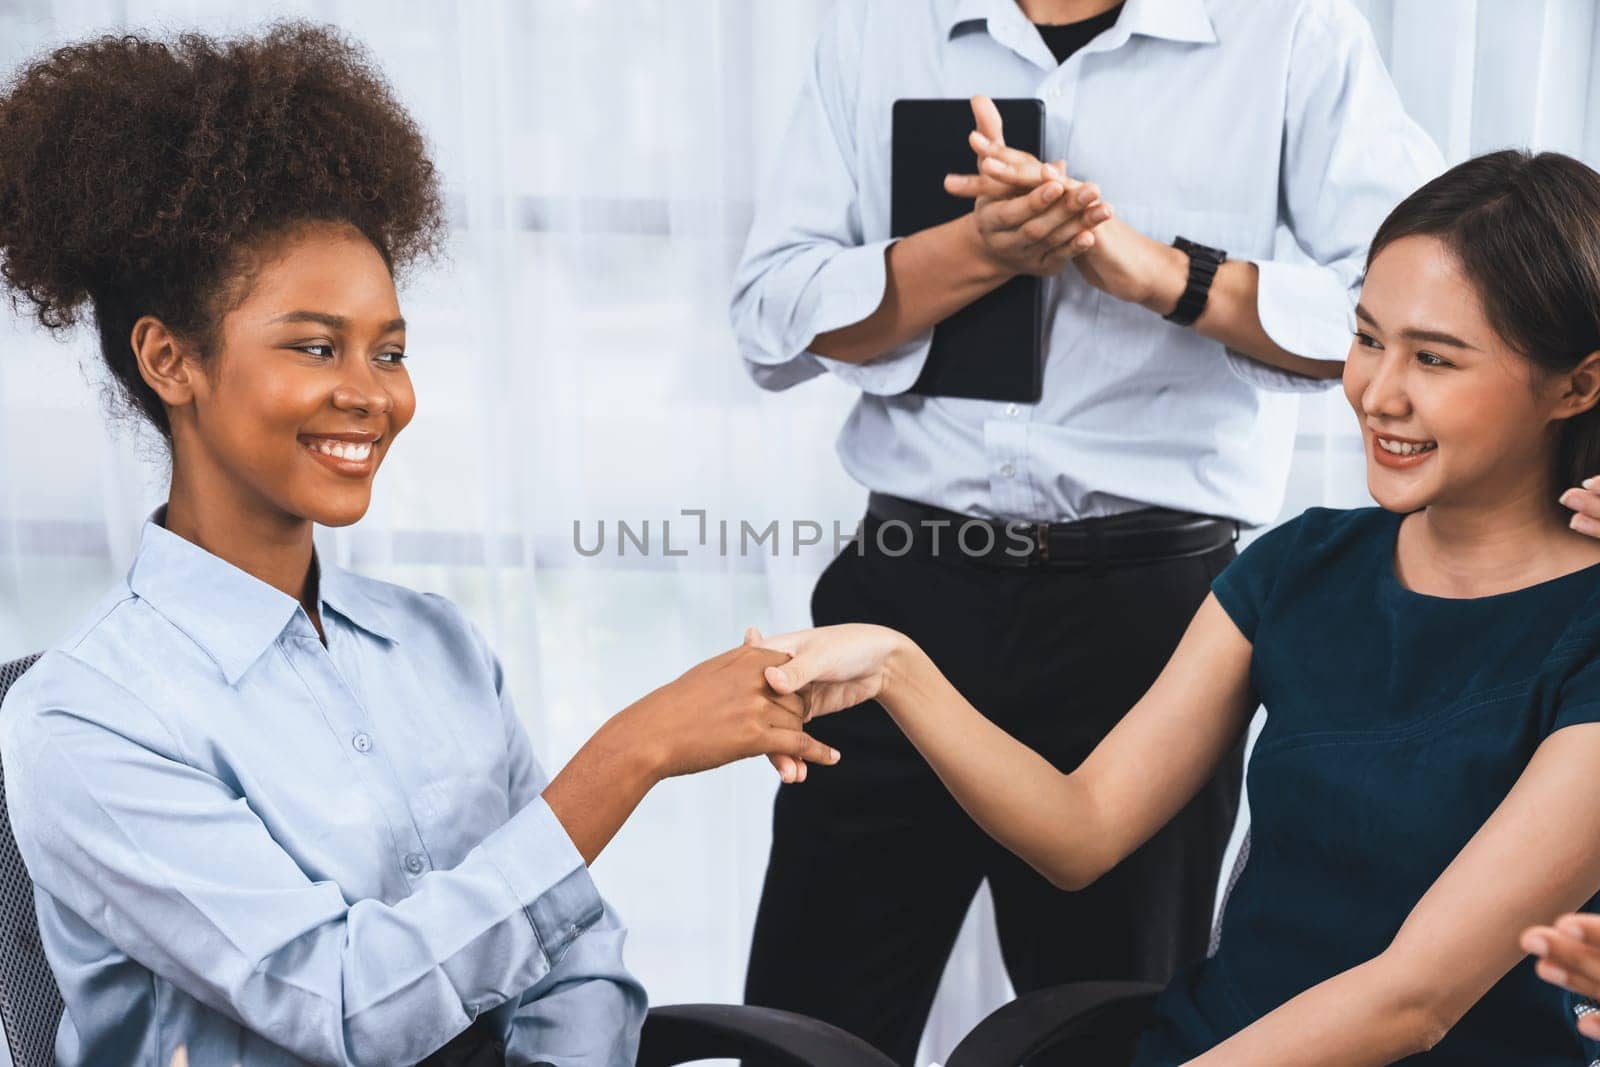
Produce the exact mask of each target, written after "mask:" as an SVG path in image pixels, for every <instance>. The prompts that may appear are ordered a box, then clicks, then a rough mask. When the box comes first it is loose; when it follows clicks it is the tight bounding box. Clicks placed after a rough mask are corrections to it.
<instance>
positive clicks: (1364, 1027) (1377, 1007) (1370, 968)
mask: <svg viewBox="0 0 1600 1067" xmlns="http://www.w3.org/2000/svg"><path fill="white" fill-rule="evenodd" d="M1444 1029H1445V1028H1444V1026H1442V1025H1441V1024H1439V1023H1438V1022H1437V1021H1436V1020H1435V1018H1434V1016H1433V1015H1432V1014H1431V1013H1430V1012H1429V1011H1428V1010H1427V1009H1426V1007H1425V1006H1424V1004H1423V1003H1422V1002H1421V1000H1420V999H1418V998H1416V997H1413V996H1411V995H1409V994H1408V993H1407V991H1406V990H1404V989H1403V988H1398V987H1397V983H1396V981H1395V980H1394V978H1393V977H1392V976H1391V975H1389V974H1386V973H1385V969H1384V967H1383V966H1382V964H1381V962H1380V961H1378V960H1370V961H1368V962H1367V963H1363V964H1361V965H1360V966H1358V967H1353V968H1351V969H1350V970H1348V971H1344V972H1342V973H1340V974H1337V975H1335V976H1333V977H1332V978H1330V979H1328V980H1327V981H1325V982H1321V983H1319V984H1317V985H1314V986H1312V987H1311V988H1310V989H1308V990H1306V991H1305V992H1304V993H1301V994H1300V995H1299V996H1297V997H1295V998H1294V999H1293V1000H1290V1001H1289V1002H1287V1003H1286V1004H1283V1005H1282V1006H1281V1007H1279V1008H1278V1009H1277V1010H1275V1011H1272V1012H1269V1013H1267V1014H1266V1015H1264V1016H1262V1017H1261V1018H1260V1019H1258V1020H1256V1022H1255V1023H1254V1024H1252V1025H1250V1026H1247V1027H1245V1029H1243V1030H1241V1031H1239V1032H1238V1033H1237V1034H1235V1035H1233V1036H1232V1037H1231V1038H1229V1039H1228V1040H1226V1041H1224V1042H1223V1043H1222V1044H1220V1045H1218V1046H1216V1047H1215V1048H1213V1049H1211V1050H1210V1051H1209V1052H1207V1053H1205V1054H1204V1055H1202V1056H1199V1057H1197V1058H1196V1059H1193V1060H1190V1061H1189V1064H1188V1065H1187V1067H1367V1065H1371V1067H1380V1065H1382V1064H1388V1063H1393V1062H1395V1061H1396V1060H1400V1059H1404V1058H1405V1057H1407V1056H1410V1055H1414V1054H1416V1053H1419V1052H1424V1051H1426V1050H1427V1049H1429V1048H1432V1047H1433V1045H1434V1044H1436V1043H1437V1042H1438V1040H1439V1039H1440V1038H1441V1037H1443V1036H1444Z"/></svg>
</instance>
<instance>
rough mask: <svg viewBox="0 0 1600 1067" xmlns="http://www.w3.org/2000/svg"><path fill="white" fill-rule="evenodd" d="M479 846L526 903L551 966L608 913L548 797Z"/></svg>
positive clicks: (526, 911) (526, 908)
mask: <svg viewBox="0 0 1600 1067" xmlns="http://www.w3.org/2000/svg"><path fill="white" fill-rule="evenodd" d="M479 847H480V848H482V850H483V854H484V856H485V857H486V858H487V859H488V860H489V862H490V863H491V864H493V865H494V867H495V869H496V870H497V871H499V872H500V876H501V877H502V878H504V879H505V882H506V885H507V886H509V887H510V889H511V893H512V895H513V896H515V897H516V899H517V900H518V901H519V902H520V903H521V905H522V910H523V913H524V914H525V915H527V917H528V922H530V923H531V924H532V925H533V931H534V933H535V934H536V935H538V938H539V944H540V946H541V947H542V948H543V949H544V954H545V959H546V961H547V962H548V963H549V965H550V966H551V967H554V966H555V965H556V964H557V963H559V962H560V961H561V957H562V956H564V955H566V952H567V949H568V948H569V947H570V946H571V945H572V942H573V941H575V940H577V938H578V936H579V935H580V934H582V933H583V932H584V931H585V930H587V929H589V927H591V926H593V925H594V924H595V923H596V922H598V921H599V920H600V916H601V915H603V914H604V913H605V902H604V901H602V900H601V899H600V891H599V890H598V889H596V888H595V884H594V881H593V879H591V878H590V877H589V866H588V864H586V863H584V862H583V856H582V855H580V854H579V852H578V847H577V846H576V845H574V844H573V843H572V838H570V837H568V836H567V831H566V828H565V827H564V826H562V825H561V820H560V819H557V818H556V814H555V812H553V811H551V810H550V805H549V804H547V803H546V802H545V800H544V798H543V797H538V798H535V799H534V800H533V801H531V802H530V803H529V804H528V805H527V807H525V808H523V809H522V810H521V811H519V812H517V813H516V814H515V815H513V816H512V817H511V818H510V820H509V821H507V822H506V824H505V825H504V826H502V827H500V828H499V829H498V830H496V831H495V832H494V833H492V834H490V835H489V836H488V837H486V838H484V839H483V842H482V844H481V845H480V846H479Z"/></svg>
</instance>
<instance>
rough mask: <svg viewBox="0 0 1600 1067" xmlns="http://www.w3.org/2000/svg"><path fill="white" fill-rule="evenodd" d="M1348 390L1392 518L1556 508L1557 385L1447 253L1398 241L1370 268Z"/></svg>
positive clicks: (1415, 240) (1378, 492) (1378, 496)
mask: <svg viewBox="0 0 1600 1067" xmlns="http://www.w3.org/2000/svg"><path fill="white" fill-rule="evenodd" d="M1356 320H1357V321H1356V331H1357V332H1356V336H1355V340H1354V342H1353V343H1352V345H1351V347H1350V354H1349V356H1348V358H1347V359H1346V361H1345V369H1344V391H1345V396H1346V398H1348V399H1349V401H1350V405H1351V407H1352V408H1354V409H1355V413H1356V418H1357V419H1358V420H1359V421H1360V423H1361V435H1362V439H1363V442H1364V444H1365V451H1366V457H1367V487H1368V489H1369V490H1370V491H1371V493H1372V496H1373V499H1375V500H1376V501H1377V502H1378V503H1379V504H1380V505H1382V506H1383V507H1385V508H1387V509H1389V510H1390V511H1398V512H1410V511H1416V510H1417V509H1419V508H1422V507H1426V506H1429V505H1459V504H1469V505H1483V504H1487V503H1493V502H1495V501H1498V500H1501V499H1509V498H1511V497H1513V496H1517V495H1523V494H1526V493H1527V492H1529V491H1530V490H1533V491H1538V492H1548V493H1549V496H1550V499H1551V500H1552V501H1553V500H1554V499H1555V487H1554V484H1553V482H1554V457H1555V449H1556V446H1557V442H1558V439H1559V430H1560V427H1561V425H1562V423H1561V422H1560V421H1559V419H1558V418H1557V417H1556V414H1555V413H1556V408H1557V403H1558V400H1559V396H1560V393H1561V391H1562V389H1561V382H1560V380H1559V378H1558V377H1557V376H1554V375H1545V374H1542V373H1541V372H1539V371H1537V370H1536V369H1535V368H1534V366H1533V365H1532V364H1531V363H1530V362H1529V361H1528V360H1526V359H1524V358H1523V357H1522V356H1521V355H1519V354H1518V353H1517V352H1516V351H1515V350H1513V349H1511V348H1510V347H1509V346H1508V345H1507V344H1506V343H1505V341H1504V340H1502V339H1501V338H1500V337H1499V335H1497V334H1496V333H1495V331H1494V329H1493V327H1491V326H1490V324H1489V322H1488V319H1487V318H1486V316H1485V314H1484V311H1483V306H1482V303H1481V301H1480V299H1479V297H1478V293H1477V290H1476V289H1475V287H1474V286H1473V285H1472V283H1471V282H1470V281H1469V280H1468V279H1467V277H1466V276H1465V275H1464V274H1463V273H1462V272H1461V270H1460V268H1459V267H1458V266H1457V263H1456V260H1455V257H1454V256H1452V255H1451V254H1450V251H1449V249H1448V248H1447V247H1446V246H1445V244H1444V243H1443V242H1441V241H1439V240H1438V239H1437V238H1434V237H1426V236H1411V237H1402V238H1400V239H1398V240H1396V241H1394V242H1393V243H1392V244H1390V245H1388V246H1387V247H1385V248H1384V249H1383V250H1382V251H1381V252H1379V253H1378V255H1377V257H1376V258H1375V259H1374V260H1373V262H1372V265H1371V267H1370V268H1369V269H1368V271H1367V277H1366V282H1365V284H1364V285H1363V286H1362V290H1361V302H1360V304H1359V305H1358V307H1357V311H1356Z"/></svg>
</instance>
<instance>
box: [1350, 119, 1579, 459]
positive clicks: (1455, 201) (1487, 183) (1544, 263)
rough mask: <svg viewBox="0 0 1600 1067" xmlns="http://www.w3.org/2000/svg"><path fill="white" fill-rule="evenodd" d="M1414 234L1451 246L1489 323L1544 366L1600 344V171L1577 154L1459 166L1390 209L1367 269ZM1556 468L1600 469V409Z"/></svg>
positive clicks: (1505, 154)
mask: <svg viewBox="0 0 1600 1067" xmlns="http://www.w3.org/2000/svg"><path fill="white" fill-rule="evenodd" d="M1412 236H1428V237H1434V238H1437V239H1439V240H1440V241H1442V242H1444V244H1445V246H1446V247H1447V248H1448V249H1449V250H1450V252H1451V254H1452V255H1454V256H1455V258H1456V262H1457V263H1458V264H1460V266H1461V269H1462V270H1463V271H1464V272H1465V273H1466V275H1467V277H1468V279H1470V280H1471V282H1472V284H1473V286H1474V287H1475V288H1476V289H1477V291H1478V296H1479V299H1480V300H1481V301H1482V302H1483V309H1484V312H1485V314H1486V315H1487V317H1488V319H1489V324H1490V325H1491V326H1493V327H1494V330H1495V332H1496V333H1498V334H1499V335H1500V337H1501V338H1502V339H1503V340H1504V341H1505V342H1506V343H1507V344H1508V345H1509V346H1511V347H1512V348H1513V349H1515V350H1516V351H1517V352H1518V353H1520V354H1521V355H1522V356H1523V357H1524V358H1525V359H1527V360H1528V361H1529V362H1531V363H1533V364H1534V365H1535V366H1536V367H1538V368H1540V369H1542V370H1544V371H1546V372H1548V373H1554V374H1561V373H1565V372H1567V371H1570V370H1572V369H1573V368H1574V367H1576V366H1577V365H1578V364H1579V363H1581V362H1582V361H1583V359H1584V357H1586V356H1588V355H1589V354H1590V353H1591V352H1594V351H1597V350H1600V174H1597V173H1595V172H1594V171H1593V170H1591V169H1590V168H1589V167H1587V166H1585V165H1584V164H1582V163H1580V162H1578V161H1577V160H1576V159H1573V158H1572V157H1571V156H1564V155H1561V154H1560V153H1558V152H1540V153H1539V154H1537V155H1534V154H1531V153H1529V152H1523V151H1518V150H1513V149H1507V150H1505V151H1501V152H1491V153H1489V154H1488V155H1483V156H1479V157H1477V158H1476V159H1469V160H1467V161H1466V162H1465V163H1462V164H1459V165H1458V166H1455V167H1452V168H1450V169H1449V170H1447V171H1445V172H1444V173H1443V174H1441V175H1439V176H1438V177H1437V178H1435V179H1433V180H1432V181H1431V182H1429V183H1428V184H1426V185H1424V186H1423V187H1422V188H1420V189H1418V190H1417V191H1416V192H1414V193H1412V194H1411V195H1410V196H1408V197H1406V199H1405V200H1403V201H1402V202H1401V203H1400V206H1399V207H1396V208H1395V209H1394V210H1393V211H1392V212H1390V213H1389V217H1388V218H1387V219H1384V221H1383V225H1382V226H1380V227H1378V233H1377V235H1376V236H1375V237H1373V239H1372V248H1371V250H1370V251H1369V252H1368V253H1367V266H1368V267H1370V266H1371V265H1372V261H1373V260H1374V259H1376V258H1377V256H1378V253H1379V252H1381V251H1383V249H1384V248H1386V247H1387V246H1388V245H1390V244H1391V243H1393V242H1394V241H1397V240H1399V239H1400V238H1402V237H1412ZM1555 474H1556V478H1557V484H1558V485H1577V484H1578V483H1579V482H1581V481H1582V480H1583V479H1585V478H1587V477H1589V476H1591V475H1593V474H1600V409H1591V410H1589V411H1585V412H1583V413H1582V414H1580V415H1575V416H1573V417H1572V418H1570V419H1568V420H1567V425H1566V426H1565V427H1564V428H1563V430H1562V434H1561V443H1560V446H1559V447H1558V449H1557V454H1556V469H1555Z"/></svg>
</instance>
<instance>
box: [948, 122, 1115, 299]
mask: <svg viewBox="0 0 1600 1067" xmlns="http://www.w3.org/2000/svg"><path fill="white" fill-rule="evenodd" d="M972 117H973V120H974V122H975V123H976V127H977V128H976V129H974V130H973V131H972V134H971V136H970V138H969V142H970V144H971V145H972V150H973V152H974V153H975V154H976V155H977V157H978V173H976V174H950V175H947V176H946V177H945V180H944V187H945V191H946V192H948V193H950V194H951V195H953V196H959V197H964V198H967V199H970V200H973V201H974V202H975V203H974V206H973V218H974V221H975V222H976V224H977V229H978V234H979V237H980V239H981V241H982V251H983V254H984V255H985V256H986V257H987V258H988V259H989V260H990V261H991V262H992V263H994V264H995V265H996V266H997V267H999V268H1001V269H1003V270H1005V271H1008V272H1010V273H1013V274H1032V275H1036V276H1039V277H1044V276H1047V275H1051V274H1055V273H1057V272H1058V271H1060V270H1061V268H1062V267H1064V266H1065V265H1066V264H1067V263H1069V262H1071V261H1072V260H1073V259H1074V258H1075V257H1077V256H1079V255H1082V254H1083V253H1084V252H1086V251H1088V250H1089V249H1090V248H1092V247H1094V243H1095V235H1094V232H1093V230H1094V227H1095V226H1097V225H1098V224H1100V223H1102V222H1104V221H1106V220H1107V219H1109V218H1111V205H1109V204H1106V203H1104V202H1102V201H1101V199H1100V190H1099V188H1098V187H1096V186H1095V185H1094V184H1093V183H1091V182H1079V181H1074V180H1073V179H1072V178H1069V177H1067V173H1066V164H1065V163H1052V164H1049V165H1048V166H1047V165H1045V164H1042V163H1040V162H1039V160H1038V159H1036V158H1035V157H1034V156H1032V155H1030V154H1028V153H1027V152H1022V151H1018V150H1017V149H1014V148H1008V147H1007V146H1006V143H1005V131H1004V129H1003V127H1002V125H1001V121H1000V112H999V110H997V109H996V108H995V106H994V101H992V100H990V99H989V98H988V97H987V96H975V97H973V98H972Z"/></svg>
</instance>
